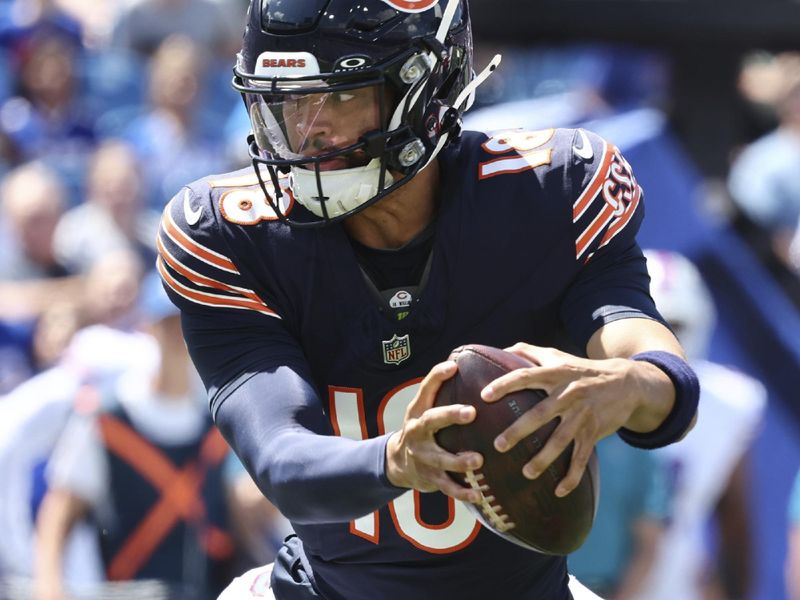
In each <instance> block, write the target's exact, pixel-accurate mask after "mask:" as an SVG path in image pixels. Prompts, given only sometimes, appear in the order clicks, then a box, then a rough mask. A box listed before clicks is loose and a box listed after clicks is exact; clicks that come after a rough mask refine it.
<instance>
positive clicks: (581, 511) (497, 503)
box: [435, 344, 600, 555]
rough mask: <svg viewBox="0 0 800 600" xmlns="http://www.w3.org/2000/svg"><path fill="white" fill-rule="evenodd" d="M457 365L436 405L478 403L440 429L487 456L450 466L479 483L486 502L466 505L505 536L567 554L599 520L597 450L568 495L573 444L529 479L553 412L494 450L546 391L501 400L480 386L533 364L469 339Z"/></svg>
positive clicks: (461, 447)
mask: <svg viewBox="0 0 800 600" xmlns="http://www.w3.org/2000/svg"><path fill="white" fill-rule="evenodd" d="M450 360H454V361H455V362H456V363H457V364H458V372H457V373H456V374H455V375H454V376H453V377H452V378H451V379H448V380H447V381H446V382H445V383H444V385H442V387H441V389H440V390H439V393H438V395H437V397H436V402H435V404H436V405H437V406H445V405H449V404H467V405H472V406H474V407H475V408H476V409H477V416H476V417H475V420H474V421H472V422H471V423H469V424H467V425H451V426H450V427H446V428H444V429H441V430H440V431H438V432H437V434H436V440H437V442H438V443H439V445H440V446H442V447H443V448H445V449H446V450H448V451H450V452H453V453H457V452H462V451H466V450H471V451H475V452H479V453H481V454H482V455H483V466H482V467H481V469H480V470H477V471H470V472H468V473H466V474H464V473H451V474H450V476H451V477H452V478H453V479H454V480H455V481H457V482H458V483H460V484H462V485H464V486H472V487H474V488H476V489H479V490H480V491H481V494H482V502H481V503H480V504H467V506H469V507H470V509H471V510H472V512H473V513H474V514H475V516H476V517H477V518H478V519H479V520H480V521H481V523H483V525H484V526H486V527H488V528H489V529H490V530H491V531H493V532H494V533H496V534H498V535H500V536H502V537H503V538H505V539H506V540H508V541H510V542H513V543H515V544H518V545H521V546H524V547H525V548H529V549H531V550H535V551H537V552H541V553H544V554H559V555H564V554H569V553H570V552H573V551H574V550H576V549H577V548H579V547H580V545H581V544H582V543H583V541H584V540H585V539H586V536H587V535H588V533H589V530H590V529H591V527H592V523H593V521H594V516H595V512H596V509H597V498H598V492H599V487H600V486H599V484H600V480H599V472H598V467H597V457H596V455H595V453H594V452H593V453H592V457H591V459H590V461H589V465H588V467H587V468H586V471H585V472H584V475H583V478H582V479H581V482H580V484H579V485H578V487H577V488H575V489H574V490H573V491H572V492H571V493H570V494H568V495H567V496H565V497H564V498H559V497H557V496H556V495H555V489H556V486H557V485H558V482H559V481H561V479H563V478H564V476H566V474H567V470H568V469H569V463H570V457H571V454H572V445H571V444H570V446H569V447H568V448H567V449H566V450H565V451H564V452H563V453H562V454H561V456H559V457H558V459H556V461H555V462H554V463H553V464H552V465H551V466H550V467H549V468H548V469H547V470H546V471H545V472H544V473H542V474H541V475H540V476H539V477H538V478H536V479H534V480H530V479H527V478H526V477H525V476H523V474H522V467H523V466H524V465H525V463H527V462H528V461H529V460H530V459H531V457H532V456H533V455H534V454H536V453H537V452H538V451H539V450H541V448H542V447H543V445H544V443H545V442H546V441H547V439H548V438H549V437H550V434H551V433H552V432H553V430H554V429H555V428H556V426H557V424H558V421H557V419H554V420H552V421H550V422H549V423H547V424H546V425H544V426H543V427H541V428H540V429H539V430H537V431H536V432H534V433H532V434H531V435H529V436H528V437H527V438H525V439H524V440H523V441H521V442H520V443H519V444H517V445H516V446H514V448H512V449H511V450H509V451H508V452H505V453H500V452H497V450H495V449H494V438H495V437H497V435H498V434H499V433H500V432H502V431H503V430H505V429H506V428H507V427H508V426H509V425H510V424H511V423H512V422H514V421H515V420H516V419H517V418H518V417H519V416H520V415H522V414H523V413H524V412H526V411H527V410H528V409H529V408H531V407H533V406H534V405H536V404H537V403H538V402H540V401H541V400H542V399H543V398H544V397H545V393H544V392H543V391H541V390H522V391H519V392H514V393H512V394H508V395H507V396H505V397H503V398H501V399H500V400H498V401H496V402H491V403H490V402H484V401H483V399H482V398H481V396H480V393H481V390H482V389H483V388H484V387H486V385H487V384H488V383H490V382H491V381H493V380H494V379H497V378H498V377H500V376H501V375H503V374H504V373H507V372H509V371H512V370H514V369H519V368H522V367H529V366H532V365H531V363H530V362H529V361H527V360H525V359H524V358H521V357H519V356H517V355H515V354H511V353H510V352H506V351H504V350H500V349H498V348H492V347H490V346H481V345H477V344H471V345H468V346H461V347H459V348H456V349H455V350H453V352H452V353H451V354H450Z"/></svg>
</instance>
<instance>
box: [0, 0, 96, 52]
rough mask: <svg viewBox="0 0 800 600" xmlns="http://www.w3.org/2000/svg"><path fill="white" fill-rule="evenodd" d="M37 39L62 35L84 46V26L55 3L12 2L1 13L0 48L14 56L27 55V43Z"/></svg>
mask: <svg viewBox="0 0 800 600" xmlns="http://www.w3.org/2000/svg"><path fill="white" fill-rule="evenodd" d="M38 36H48V37H49V36H60V37H62V38H64V39H66V40H68V41H69V42H70V44H72V45H73V46H75V47H76V48H77V47H80V46H81V26H80V23H79V22H78V21H76V20H75V19H73V18H72V17H70V16H69V15H68V14H67V13H66V12H64V11H63V10H61V8H60V7H59V6H57V4H56V2H55V1H54V0H11V1H10V2H9V7H8V12H7V13H5V14H0V48H5V49H6V50H9V51H10V52H11V53H12V54H16V53H19V52H24V51H25V50H24V46H25V44H26V43H27V42H28V41H29V40H30V39H31V38H32V37H38Z"/></svg>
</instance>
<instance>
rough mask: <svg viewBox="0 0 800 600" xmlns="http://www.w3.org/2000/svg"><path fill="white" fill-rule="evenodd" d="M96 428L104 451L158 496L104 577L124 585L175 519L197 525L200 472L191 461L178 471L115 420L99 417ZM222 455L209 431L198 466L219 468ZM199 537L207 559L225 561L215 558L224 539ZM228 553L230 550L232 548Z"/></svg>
mask: <svg viewBox="0 0 800 600" xmlns="http://www.w3.org/2000/svg"><path fill="white" fill-rule="evenodd" d="M99 424H100V431H101V433H102V436H103V440H104V443H105V445H106V447H107V448H108V450H109V451H110V452H113V453H114V454H116V455H117V456H118V457H119V458H121V459H122V460H123V461H125V462H126V463H127V464H129V465H130V466H131V467H132V468H133V469H135V470H136V471H137V472H138V473H139V474H140V475H141V476H142V477H143V478H144V479H146V480H147V481H148V482H150V484H151V485H153V487H154V488H156V489H157V490H159V491H160V492H161V494H162V495H161V498H160V499H159V500H158V502H157V503H156V504H155V505H154V506H153V508H152V509H150V511H149V512H148V513H147V515H145V517H144V518H143V519H142V521H141V522H140V523H139V525H138V526H137V527H136V529H135V530H134V531H133V532H132V533H131V534H130V535H129V536H128V538H127V539H126V540H125V542H124V544H123V545H122V547H121V548H120V549H119V551H118V552H117V554H116V555H115V556H114V558H113V559H112V560H111V561H110V563H109V566H108V570H107V575H108V578H109V579H110V580H112V581H121V580H129V579H133V578H134V577H135V576H136V574H137V573H138V572H139V570H140V569H141V568H142V566H144V564H145V563H146V562H147V560H148V559H149V558H150V557H151V556H152V554H153V552H154V551H155V549H156V548H157V547H158V545H159V544H160V543H161V542H162V541H163V539H164V538H165V537H166V536H167V535H168V534H169V532H170V531H171V530H172V529H173V528H174V527H175V525H176V524H177V522H178V521H179V520H180V519H183V520H185V521H197V520H200V519H203V518H204V517H205V505H204V504H203V501H202V498H201V497H200V495H199V493H200V489H201V487H202V485H203V481H204V480H205V473H204V471H203V470H201V469H200V468H199V467H198V465H197V463H196V462H194V461H193V462H191V463H189V464H188V465H186V466H185V467H184V468H182V469H176V468H175V466H174V465H173V464H172V463H171V462H170V461H169V460H168V459H167V458H166V457H165V456H164V454H163V453H161V452H159V451H158V449H157V448H155V447H153V446H152V445H151V444H150V443H148V442H147V441H146V440H145V439H144V438H142V437H141V436H140V435H139V434H138V433H137V432H136V431H134V430H133V429H131V428H130V427H129V426H128V425H126V424H125V423H123V422H122V421H120V420H118V419H116V418H115V417H112V416H110V415H103V416H101V417H100V419H99ZM223 450H224V451H223ZM226 452H227V446H226V445H225V441H224V440H223V439H222V436H221V435H220V433H219V431H218V430H216V429H212V430H211V431H209V433H208V434H207V435H206V437H205V439H204V440H203V443H202V445H201V451H200V457H201V460H202V461H203V463H204V464H205V465H207V466H215V465H218V464H219V463H220V462H222V460H223V459H224V457H225V454H226ZM203 535H204V538H208V539H209V541H213V544H212V545H213V546H214V547H213V548H212V551H211V552H209V555H210V556H212V558H213V557H215V556H214V554H212V552H214V553H215V554H217V557H224V556H223V555H221V554H220V553H222V552H224V551H225V549H226V546H225V544H224V539H223V538H224V537H227V534H225V533H224V532H222V531H220V530H217V529H216V528H213V527H212V528H210V529H209V530H207V531H206V532H204V534H203ZM209 536H211V537H209ZM207 545H208V544H204V546H207ZM227 548H229V549H230V550H231V551H232V545H230V546H227ZM228 555H229V554H228Z"/></svg>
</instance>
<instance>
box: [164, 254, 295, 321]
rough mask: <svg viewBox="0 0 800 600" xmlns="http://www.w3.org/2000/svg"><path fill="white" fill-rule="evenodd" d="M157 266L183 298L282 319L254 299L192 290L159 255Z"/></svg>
mask: <svg viewBox="0 0 800 600" xmlns="http://www.w3.org/2000/svg"><path fill="white" fill-rule="evenodd" d="M156 267H157V268H158V272H159V273H160V274H161V277H162V278H163V279H164V281H165V282H166V284H167V285H168V286H169V287H170V288H171V289H172V290H173V291H174V292H175V293H176V294H178V295H179V296H182V297H183V298H186V299H187V300H189V301H190V302H194V303H195V304H202V305H203V306H212V307H215V308H236V309H244V310H254V311H256V312H259V313H261V314H264V315H267V316H269V317H275V318H278V319H280V316H279V315H277V314H276V313H275V312H274V311H272V310H271V309H269V308H267V307H266V306H264V305H261V304H258V303H256V302H254V301H252V300H246V299H239V298H232V297H230V296H220V295H219V294H210V293H207V292H198V291H196V290H192V289H191V288H188V287H186V286H185V285H183V284H182V283H180V282H179V281H177V280H176V279H175V278H174V277H173V276H172V275H171V274H170V273H169V271H168V268H167V267H166V266H165V265H164V261H163V259H162V258H161V257H158V259H157V260H156Z"/></svg>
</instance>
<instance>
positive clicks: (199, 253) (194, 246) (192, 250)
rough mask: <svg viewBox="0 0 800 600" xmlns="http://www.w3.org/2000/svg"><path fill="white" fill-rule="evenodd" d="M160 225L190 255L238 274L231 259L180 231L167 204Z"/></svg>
mask: <svg viewBox="0 0 800 600" xmlns="http://www.w3.org/2000/svg"><path fill="white" fill-rule="evenodd" d="M161 227H162V229H163V231H164V232H165V233H166V234H167V236H169V239H171V240H172V241H173V242H175V243H176V244H177V245H178V246H180V247H181V248H182V249H183V250H185V251H186V252H188V253H189V254H191V255H192V256H194V257H196V258H198V259H199V260H202V261H203V262H204V263H207V264H210V265H212V266H214V267H217V268H218V269H222V270H223V271H228V272H229V273H234V274H236V275H238V274H239V271H238V269H237V268H236V265H234V264H233V261H231V260H230V259H228V258H226V257H224V256H223V255H222V254H219V253H218V252H214V251H213V250H211V249H210V248H206V247H205V246H202V245H200V244H198V243H197V242H195V241H194V240H193V239H192V238H190V237H189V236H188V235H186V234H185V233H184V232H183V231H181V229H180V227H178V226H177V225H176V224H175V221H174V220H173V218H172V215H171V214H170V212H169V206H167V209H166V210H165V211H164V218H163V219H162V220H161Z"/></svg>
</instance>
